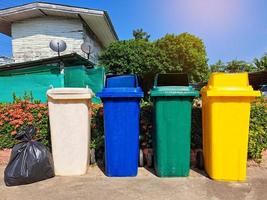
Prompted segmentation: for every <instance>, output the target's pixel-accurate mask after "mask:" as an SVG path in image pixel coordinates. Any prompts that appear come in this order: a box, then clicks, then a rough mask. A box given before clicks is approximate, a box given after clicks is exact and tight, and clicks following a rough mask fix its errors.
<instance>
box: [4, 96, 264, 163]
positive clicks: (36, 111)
mask: <svg viewBox="0 0 267 200" xmlns="http://www.w3.org/2000/svg"><path fill="white" fill-rule="evenodd" d="M196 102H197V101H196ZM91 106H92V121H91V144H90V148H92V149H96V152H97V153H98V152H100V153H101V154H102V153H103V151H104V142H103V141H104V127H103V107H102V105H96V104H92V105H91ZM27 124H33V125H34V126H36V127H37V129H38V132H37V135H36V136H35V138H34V139H37V140H39V141H40V142H42V143H43V144H45V145H47V146H48V147H50V135H49V123H48V109H47V104H43V103H40V102H32V101H30V100H29V99H28V100H18V99H17V100H16V101H15V102H14V103H12V104H0V149H4V148H12V147H13V146H14V144H16V142H17V141H16V140H14V137H13V136H14V135H16V133H17V132H18V131H19V130H21V129H22V128H23V127H25V126H26V125H27ZM201 124H202V123H201V106H199V105H197V103H194V106H193V111H192V138H191V141H192V142H191V147H192V149H199V148H202V125H201ZM266 130H267V102H266V100H264V99H263V98H259V99H258V100H257V101H255V102H254V103H252V106H251V119H250V131H249V144H248V157H249V158H252V159H255V160H256V161H260V159H261V152H262V151H263V150H264V149H266V148H267V132H266ZM140 147H141V148H151V147H152V104H151V103H149V102H144V101H142V102H141V120H140Z"/></svg>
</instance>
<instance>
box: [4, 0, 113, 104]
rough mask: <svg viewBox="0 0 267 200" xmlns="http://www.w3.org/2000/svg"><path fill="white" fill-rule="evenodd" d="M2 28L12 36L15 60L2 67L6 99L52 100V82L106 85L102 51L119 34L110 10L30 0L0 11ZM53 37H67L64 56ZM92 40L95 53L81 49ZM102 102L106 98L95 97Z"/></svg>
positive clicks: (56, 84) (96, 87) (95, 88)
mask: <svg viewBox="0 0 267 200" xmlns="http://www.w3.org/2000/svg"><path fill="white" fill-rule="evenodd" d="M0 32H1V33H3V34H6V35H8V36H10V37H11V38H12V51H13V59H14V61H15V62H14V63H6V64H5V65H1V66H0V102H12V101H13V95H14V94H15V95H16V96H17V97H22V96H23V95H24V94H25V93H27V94H29V93H31V94H32V96H33V98H34V99H36V100H40V101H41V102H46V100H47V98H46V91H47V90H48V89H49V88H50V87H87V86H88V87H90V88H91V89H92V90H93V92H99V91H101V90H102V88H103V84H104V76H105V69H104V68H103V67H97V66H95V64H97V55H98V53H99V52H100V51H101V50H102V49H103V48H105V47H107V46H108V45H109V44H110V43H111V42H113V41H116V40H117V39H118V37H117V35H116V32H115V30H114V28H113V25H112V23H111V21H110V18H109V16H108V14H107V12H106V11H102V10H95V9H88V8H80V7H73V6H66V5H59V4H51V3H30V4H25V5H22V6H17V7H12V8H7V9H3V10H0ZM53 39H60V40H63V41H65V42H66V45H67V49H66V50H65V51H64V52H62V53H61V55H60V56H58V54H57V52H54V51H52V50H51V49H50V47H49V43H50V41H51V40H53ZM84 42H86V43H87V44H88V45H90V49H91V54H90V57H89V59H88V58H87V56H88V55H87V54H85V53H84V52H83V51H82V50H81V45H82V44H83V43H84ZM93 102H95V103H99V102H100V99H97V98H95V97H94V98H93Z"/></svg>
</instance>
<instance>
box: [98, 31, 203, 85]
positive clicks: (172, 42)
mask: <svg viewBox="0 0 267 200" xmlns="http://www.w3.org/2000/svg"><path fill="white" fill-rule="evenodd" d="M133 35H134V38H135V39H131V40H124V41H116V42H113V43H112V44H110V46H109V47H108V48H107V49H106V50H104V51H103V52H102V53H101V54H100V56H99V61H100V64H102V65H104V66H106V67H107V68H108V70H109V72H111V73H114V74H129V73H136V74H139V75H141V76H142V77H143V75H146V74H152V75H155V74H156V73H158V72H163V73H164V72H174V71H175V72H185V73H188V74H189V77H190V79H191V81H203V80H206V78H207V74H208V65H207V55H206V50H205V46H204V44H203V42H202V40H200V39H199V38H197V37H196V36H194V35H191V34H188V33H182V34H180V35H166V36H165V37H163V38H161V39H159V40H157V41H155V42H150V41H149V40H148V39H149V37H150V35H149V34H148V33H146V32H144V31H143V30H142V29H137V30H135V31H133Z"/></svg>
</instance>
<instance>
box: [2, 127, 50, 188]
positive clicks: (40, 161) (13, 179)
mask: <svg viewBox="0 0 267 200" xmlns="http://www.w3.org/2000/svg"><path fill="white" fill-rule="evenodd" d="M35 133H36V128H35V127H34V126H32V125H30V126H28V127H26V128H25V130H23V131H21V132H19V133H18V134H17V135H16V139H18V140H21V143H19V144H16V145H15V146H14V147H13V149H12V152H11V157H10V160H9V163H8V165H7V167H6V169H5V172H4V181H5V184H6V185H7V186H15V185H23V184H29V183H34V182H37V181H41V180H44V179H48V178H52V177H54V176H55V173H54V164H53V159H52V155H51V153H50V152H49V150H48V149H47V148H46V146H44V145H43V144H41V143H39V142H37V141H33V140H32V137H33V135H34V134H35Z"/></svg>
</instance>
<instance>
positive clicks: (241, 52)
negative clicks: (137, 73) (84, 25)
mask: <svg viewBox="0 0 267 200" xmlns="http://www.w3.org/2000/svg"><path fill="white" fill-rule="evenodd" d="M29 2H32V1H27V0H13V1H10V0H0V8H1V9H3V8H5V7H9V6H14V5H20V4H23V3H29ZM46 2H55V3H61V4H69V5H74V6H75V5H76V6H82V7H89V8H97V9H104V10H107V11H108V13H109V15H110V17H111V20H112V22H113V25H114V26H115V29H116V31H117V34H118V36H119V38H120V39H129V38H131V37H132V30H133V29H136V28H143V29H144V30H145V31H147V32H149V33H150V35H151V39H152V40H156V39H157V38H159V37H162V36H164V35H165V34H166V33H174V34H180V33H182V32H189V33H192V34H194V35H196V36H198V37H200V38H201V39H202V40H203V41H204V43H205V45H206V48H207V54H208V58H209V63H210V64H211V63H214V62H216V61H217V60H219V59H221V60H222V61H224V62H227V61H230V60H233V59H240V60H245V61H248V62H249V61H252V59H253V58H254V57H260V56H262V55H263V54H264V53H265V52H267V12H266V8H267V1H266V0H253V1H252V0H131V1H130V0H72V1H71V0H51V1H49V0H47V1H46ZM11 54H12V52H11V39H10V38H9V37H6V36H4V35H0V55H7V56H10V55H11Z"/></svg>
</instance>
